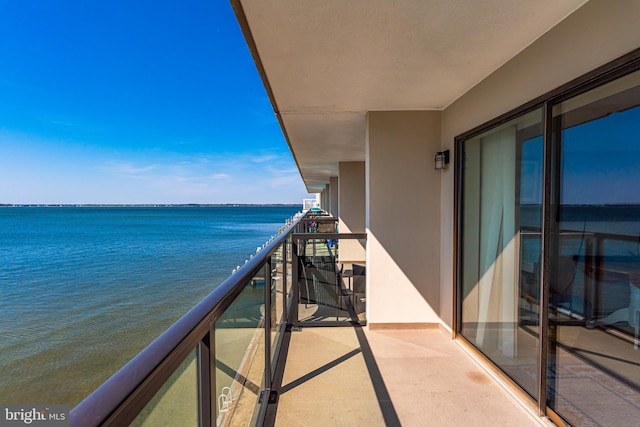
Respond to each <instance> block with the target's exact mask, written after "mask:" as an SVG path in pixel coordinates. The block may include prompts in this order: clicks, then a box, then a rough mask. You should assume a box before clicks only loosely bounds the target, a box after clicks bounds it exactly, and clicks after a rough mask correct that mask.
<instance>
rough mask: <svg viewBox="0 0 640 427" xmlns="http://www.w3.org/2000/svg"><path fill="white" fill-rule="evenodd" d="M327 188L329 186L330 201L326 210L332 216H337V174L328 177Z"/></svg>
mask: <svg viewBox="0 0 640 427" xmlns="http://www.w3.org/2000/svg"><path fill="white" fill-rule="evenodd" d="M329 188H330V192H329V194H330V197H329V199H330V203H329V209H328V212H329V213H330V214H331V215H333V216H334V217H336V218H337V217H338V215H339V208H338V207H339V203H338V192H339V181H338V177H337V176H332V177H331V178H330V179H329Z"/></svg>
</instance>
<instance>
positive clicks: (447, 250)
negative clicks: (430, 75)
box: [439, 0, 640, 325]
mask: <svg viewBox="0 0 640 427" xmlns="http://www.w3.org/2000/svg"><path fill="white" fill-rule="evenodd" d="M639 22H640V2H639V1H634V0H616V1H600V0H592V1H590V2H588V3H587V4H586V5H584V6H583V7H582V8H580V9H578V10H577V11H576V12H574V13H573V14H572V15H571V16H569V17H568V18H567V19H565V20H564V21H563V22H562V23H560V24H559V25H557V26H556V27H554V28H553V29H552V30H551V31H549V32H548V33H547V34H545V35H544V36H542V37H541V38H539V39H538V40H537V41H536V42H534V43H533V44H532V45H530V46H529V47H528V48H527V49H525V50H523V51H522V52H521V53H520V54H519V55H517V56H516V57H514V58H513V59H512V60H511V61H509V62H508V63H506V64H505V65H504V66H502V67H501V68H499V69H498V70H497V71H495V72H494V73H493V74H491V75H490V76H489V77H487V78H486V79H485V80H483V81H482V82H480V83H479V84H478V85H476V86H475V87H474V88H473V89H472V90H470V91H469V92H467V93H466V94H465V95H464V96H462V97H461V98H459V99H458V100H457V101H456V102H454V103H453V104H451V105H450V106H449V107H447V108H446V109H445V110H444V112H443V117H442V119H443V120H442V143H441V145H442V148H443V149H446V148H449V149H451V150H452V153H453V148H454V138H455V137H456V136H457V135H460V134H462V133H464V132H466V131H468V130H470V129H472V128H474V127H476V126H479V125H481V124H483V123H485V122H487V121H489V120H491V119H493V118H495V117H497V116H499V115H501V114H503V113H506V112H508V111H509V110H512V109H514V108H516V107H518V106H520V105H522V104H524V103H526V102H529V101H531V100H533V99H535V98H537V97H539V96H541V95H543V94H545V93H547V92H549V91H551V90H553V89H555V88H557V87H559V86H561V85H563V84H565V83H567V82H569V81H571V80H573V79H575V78H578V77H580V76H581V75H583V74H586V73H587V72H590V71H592V70H593V69H595V68H597V67H599V66H601V65H604V64H606V63H608V62H610V61H612V60H614V59H616V58H618V57H620V56H622V55H624V54H626V53H629V52H630V51H632V50H634V49H637V48H640V25H638V23H639ZM505 36H508V35H505ZM441 178H442V182H441V184H442V188H441V214H440V218H441V230H442V235H441V255H440V260H441V261H440V272H441V284H440V286H441V290H440V294H439V295H440V304H439V306H440V311H439V313H440V317H441V318H442V320H443V321H444V322H445V323H447V324H448V325H451V324H452V313H453V304H452V301H453V269H454V265H453V251H454V240H453V238H454V236H453V224H454V194H455V191H454V173H453V169H450V170H448V171H445V172H444V173H442V175H441Z"/></svg>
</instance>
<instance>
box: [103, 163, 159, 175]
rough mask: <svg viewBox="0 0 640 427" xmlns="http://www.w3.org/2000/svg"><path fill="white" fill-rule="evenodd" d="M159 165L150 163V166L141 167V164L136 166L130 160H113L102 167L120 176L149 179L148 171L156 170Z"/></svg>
mask: <svg viewBox="0 0 640 427" xmlns="http://www.w3.org/2000/svg"><path fill="white" fill-rule="evenodd" d="M157 167H158V166H157V165H148V166H142V167H140V166H134V165H133V164H132V163H130V162H113V163H107V164H106V165H105V166H103V167H102V169H103V170H106V171H107V172H109V173H112V174H114V175H117V176H120V177H125V178H136V179H147V178H148V175H147V174H148V172H151V171H153V170H156V169H157Z"/></svg>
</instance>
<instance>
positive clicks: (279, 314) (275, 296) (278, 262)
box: [270, 243, 286, 362]
mask: <svg viewBox="0 0 640 427" xmlns="http://www.w3.org/2000/svg"><path fill="white" fill-rule="evenodd" d="M284 247H285V244H284V243H283V244H282V245H280V247H279V248H278V249H277V250H276V251H275V253H274V255H273V256H272V257H271V292H270V296H271V325H270V330H271V360H272V361H273V362H275V356H276V351H277V348H276V347H277V343H278V340H279V338H280V334H281V333H282V332H283V330H284V329H283V325H284V324H285V323H286V320H285V316H284V314H285V313H284V292H285V290H284V274H285V270H284V269H285V264H284V259H283V255H284Z"/></svg>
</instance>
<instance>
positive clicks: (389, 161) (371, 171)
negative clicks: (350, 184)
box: [366, 111, 442, 327]
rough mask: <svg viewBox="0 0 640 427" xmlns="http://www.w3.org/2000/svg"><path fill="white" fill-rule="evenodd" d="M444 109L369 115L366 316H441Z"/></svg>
mask: <svg viewBox="0 0 640 427" xmlns="http://www.w3.org/2000/svg"><path fill="white" fill-rule="evenodd" d="M441 116H442V113H441V112H439V111H381V112H369V113H368V115H367V137H366V139H367V141H366V186H367V188H366V191H367V198H366V200H367V202H366V227H367V232H368V241H367V291H368V294H367V318H368V321H369V324H370V325H371V326H375V325H376V324H390V323H391V324H406V325H407V326H408V327H411V325H412V324H413V326H427V325H428V324H438V323H440V319H439V315H438V312H439V308H440V307H439V306H440V270H439V268H440V174H441V172H440V171H437V170H434V155H435V153H436V152H437V151H441V150H440V142H441V136H440V130H441Z"/></svg>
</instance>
